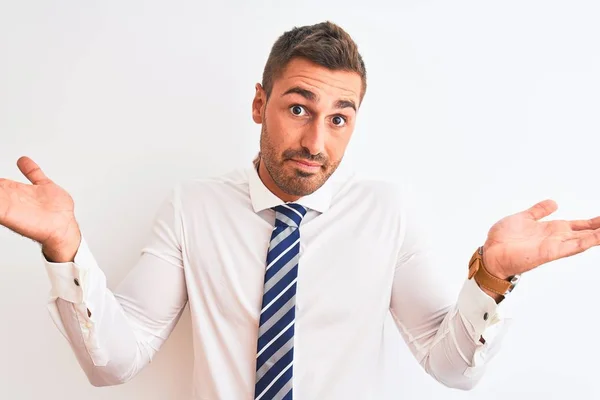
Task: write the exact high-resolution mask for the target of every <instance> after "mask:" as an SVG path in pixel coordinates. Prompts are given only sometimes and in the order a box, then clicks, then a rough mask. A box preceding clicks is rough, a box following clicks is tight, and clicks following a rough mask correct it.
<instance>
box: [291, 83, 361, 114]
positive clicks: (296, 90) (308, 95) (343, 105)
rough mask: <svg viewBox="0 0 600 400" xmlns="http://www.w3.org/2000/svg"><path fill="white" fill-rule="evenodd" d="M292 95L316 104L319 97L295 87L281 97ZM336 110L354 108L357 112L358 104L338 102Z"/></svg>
mask: <svg viewBox="0 0 600 400" xmlns="http://www.w3.org/2000/svg"><path fill="white" fill-rule="evenodd" d="M292 93H295V94H299V95H300V96H302V97H304V98H305V99H306V100H308V101H311V102H315V101H316V100H317V99H318V97H319V96H317V95H316V94H315V93H313V92H311V91H310V90H308V89H303V88H301V87H300V86H294V87H292V88H290V89H288V90H287V91H286V92H285V93H284V94H282V95H281V97H283V96H287V95H289V94H292ZM335 108H352V109H353V110H354V112H356V104H355V103H354V102H353V101H352V100H338V101H336V102H335Z"/></svg>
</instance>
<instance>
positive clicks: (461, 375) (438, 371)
mask: <svg viewBox="0 0 600 400" xmlns="http://www.w3.org/2000/svg"><path fill="white" fill-rule="evenodd" d="M424 367H425V368H424V369H425V372H427V374H428V375H430V376H431V377H432V378H433V379H435V380H436V381H437V382H439V383H441V384H442V385H444V386H446V387H447V388H450V389H457V390H462V391H470V390H473V389H474V388H475V387H476V386H477V385H478V384H479V382H480V381H481V378H482V377H483V373H484V371H485V368H484V367H483V366H481V367H477V368H473V367H466V369H465V367H464V365H461V366H454V367H451V368H447V367H446V368H433V366H432V365H431V364H430V363H426V364H425V365H424Z"/></svg>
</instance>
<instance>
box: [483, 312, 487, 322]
mask: <svg viewBox="0 0 600 400" xmlns="http://www.w3.org/2000/svg"><path fill="white" fill-rule="evenodd" d="M483 320H484V321H487V320H488V313H485V314H483Z"/></svg>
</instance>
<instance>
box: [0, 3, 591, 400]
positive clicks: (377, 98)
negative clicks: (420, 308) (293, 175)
mask: <svg viewBox="0 0 600 400" xmlns="http://www.w3.org/2000/svg"><path fill="white" fill-rule="evenodd" d="M247 3H252V5H250V4H247ZM395 3H396V5H393V6H392V5H386V4H384V3H379V2H374V1H368V2H355V1H340V2H326V1H325V2H320V3H317V2H309V1H299V2H284V3H280V2H275V1H272V2H256V1H253V2H242V1H241V0H240V1H237V2H235V3H233V2H230V3H228V4H224V3H223V2H201V1H187V2H175V1H173V2H166V1H165V2H159V1H146V2H141V1H140V2H135V1H112V2H107V1H97V2H84V1H7V0H3V1H2V2H1V5H0V176H2V177H5V178H11V179H19V180H22V178H21V176H20V173H19V172H18V170H17V168H16V166H15V161H16V160H17V158H18V157H19V156H21V155H29V156H30V157H32V158H33V159H34V160H36V161H37V162H39V163H40V165H41V166H42V167H43V168H44V169H45V170H46V172H47V173H48V174H49V175H50V177H51V178H53V179H54V180H55V181H57V182H58V183H59V184H61V185H62V186H63V187H65V188H66V189H68V190H69V192H70V193H71V194H72V195H73V197H74V199H75V201H76V212H77V216H78V219H79V221H80V224H81V226H82V229H83V231H84V234H85V235H86V238H87V240H88V242H89V243H90V246H91V248H92V250H93V252H94V254H95V255H96V258H97V259H98V260H99V262H100V265H101V267H102V268H103V270H104V271H105V272H106V275H107V277H108V281H109V284H110V286H111V287H114V285H116V284H117V283H118V282H119V281H120V280H121V279H122V278H123V277H124V275H125V274H126V273H127V271H128V270H129V269H130V268H131V266H132V265H133V263H134V262H135V260H136V259H137V257H138V255H139V250H140V249H141V247H142V245H143V244H144V241H145V239H146V237H147V234H148V233H149V228H150V223H151V220H152V217H153V214H154V212H155V211H156V208H157V207H158V205H159V203H160V201H161V200H162V198H163V196H164V195H166V193H167V191H168V190H169V189H170V188H171V187H172V185H173V184H174V183H175V182H176V181H178V180H180V179H186V178H188V177H197V176H208V175H213V174H217V173H221V172H226V171H228V170H230V169H231V168H234V167H239V166H245V165H247V164H248V163H249V162H250V160H251V159H252V158H253V156H254V155H255V154H256V151H257V149H258V138H259V130H260V129H259V126H258V125H255V124H254V123H253V122H252V120H251V118H250V115H251V114H250V105H251V100H252V96H253V94H254V84H255V83H256V82H258V81H260V77H261V74H262V68H263V66H264V63H265V61H266V58H267V55H268V52H269V50H270V47H271V45H272V44H273V42H274V41H275V39H276V38H277V37H278V36H279V35H280V34H281V33H282V32H284V31H285V30H288V29H290V28H292V27H293V26H297V25H304V24H312V23H316V22H320V21H323V20H326V19H330V20H332V21H334V22H336V23H338V24H340V25H341V26H342V27H344V28H345V29H346V30H347V31H348V32H349V33H350V34H351V35H352V36H353V37H354V39H355V40H356V41H357V42H358V44H359V48H360V50H361V52H362V54H363V56H364V58H365V61H366V64H367V69H368V74H369V88H368V91H367V96H366V98H365V103H364V105H363V107H362V108H361V110H360V112H359V122H358V126H357V128H356V132H355V136H354V138H353V139H352V141H351V145H350V148H349V149H348V153H347V159H346V162H345V167H350V168H355V169H359V170H361V171H363V172H365V173H368V174H373V175H377V176H381V177H387V178H390V179H397V180H401V181H404V182H406V183H408V184H409V185H410V186H411V187H412V188H414V190H415V193H417V194H418V195H419V197H420V199H421V206H422V208H423V210H424V211H425V213H426V214H427V216H428V220H429V222H428V224H429V226H430V229H431V237H432V239H434V241H435V243H436V245H437V248H438V251H439V254H440V255H442V256H443V258H445V260H447V263H445V264H444V265H440V269H439V273H440V274H444V276H446V277H447V281H448V285H452V286H453V287H456V290H457V292H458V290H459V288H460V285H461V283H462V280H463V279H464V276H465V269H466V263H467V261H468V259H469V257H470V256H471V253H472V251H473V250H474V249H475V248H476V246H478V245H480V244H481V243H482V242H483V241H484V239H485V236H486V234H487V230H488V229H489V227H490V226H491V225H492V224H493V223H494V222H495V221H497V220H498V219H499V218H501V217H503V216H505V215H508V214H510V213H513V212H517V211H520V210H522V209H525V208H527V207H529V206H530V205H532V204H534V203H535V202H537V201H539V200H543V199H545V198H547V197H549V198H553V199H554V200H556V201H557V202H558V204H559V210H558V211H557V212H556V214H554V215H553V216H552V218H569V219H575V218H587V217H592V216H596V215H600V201H598V200H599V194H600V190H599V189H598V188H597V187H596V186H597V185H598V179H597V178H596V177H597V170H598V143H599V139H598V135H599V133H600V129H599V128H600V120H599V118H598V115H599V113H598V110H599V108H600V95H599V93H600V78H599V75H598V71H599V70H600V50H599V49H600V46H599V44H598V39H599V38H600V27H599V26H600V25H599V24H598V21H599V20H600V18H599V17H600V13H599V8H598V5H597V3H596V2H593V1H587V2H583V1H569V2H566V1H503V2H491V1H486V2H482V1H454V2H445V1H422V2H417V1H404V2H395ZM199 245H201V244H199ZM599 268H600V252H599V251H598V250H597V249H593V250H591V251H589V252H587V253H585V254H582V255H579V256H576V257H573V258H571V259H567V260H560V261H557V262H554V263H551V264H548V265H546V266H543V267H542V268H539V269H538V270H536V271H533V272H531V273H529V274H527V275H526V277H525V278H524V280H523V281H522V283H521V285H520V287H519V288H518V290H517V291H516V292H515V293H514V296H513V297H512V299H511V300H510V302H511V305H512V309H513V312H514V316H515V319H514V322H513V324H512V327H511V329H510V332H509V334H508V336H507V337H506V339H505V344H504V346H503V349H502V351H501V352H500V353H499V354H498V356H497V358H496V359H495V360H494V361H493V362H492V364H491V365H490V368H489V371H488V374H487V375H486V376H485V378H484V379H483V381H482V382H481V383H480V385H479V386H478V387H477V388H476V389H474V390H473V391H471V392H460V391H455V390H450V389H446V388H444V387H443V386H441V385H440V384H438V383H436V382H435V381H434V380H432V379H431V378H429V377H428V376H426V375H425V374H424V373H423V372H422V370H421V369H420V367H419V366H418V365H417V363H416V362H415V360H414V359H413V358H412V356H411V355H410V353H409V352H408V350H407V348H406V346H405V345H404V343H403V342H401V341H400V340H401V339H400V337H399V336H398V334H397V333H396V331H395V329H394V328H393V326H392V325H390V326H389V328H390V329H389V334H388V338H389V340H392V341H394V342H395V343H397V351H396V352H394V353H392V354H390V364H391V366H392V367H393V368H392V369H390V374H393V375H394V376H396V377H397V382H398V385H397V393H398V395H397V397H396V398H398V399H441V398H443V399H489V400H491V399H505V398H507V396H508V397H510V398H511V399H519V400H520V399H523V400H524V399H530V398H532V396H533V398H546V399H567V398H569V399H582V400H583V399H597V398H600V389H599V388H598V385H597V382H598V366H597V360H598V357H599V356H600V344H599V342H598V339H597V332H598V329H597V328H598V317H597V315H598V312H597V305H596V304H597V296H598V295H597V287H598V282H599V281H600V272H599ZM0 271H1V275H0V321H1V322H0V324H1V325H0V326H1V329H0V398H2V399H65V400H81V399H86V400H94V399H107V398H110V399H114V400H119V399H123V400H125V399H138V398H140V399H141V398H144V399H146V400H151V399H156V400H158V399H185V398H186V394H187V393H188V390H189V384H190V382H191V379H192V376H191V366H192V358H191V336H190V323H189V315H188V314H187V313H186V314H184V317H183V319H182V320H181V322H180V324H179V325H178V326H177V328H176V330H175V332H174V333H173V335H172V336H171V338H170V339H169V341H168V342H167V343H166V345H165V346H164V348H163V350H161V352H160V353H159V354H158V356H157V357H156V358H155V361H154V363H153V364H152V365H150V366H149V367H147V368H146V369H145V370H144V371H143V372H142V373H141V374H140V375H139V376H138V377H136V378H135V379H134V380H133V381H131V382H130V383H128V384H126V385H123V386H121V387H113V388H101V389H98V388H94V387H92V386H90V385H89V384H88V383H87V380H86V378H85V376H84V375H83V373H82V372H81V371H80V369H79V366H78V365H77V363H76V361H75V358H74V356H73V355H72V354H71V352H70V349H69V347H68V345H67V342H66V341H65V340H64V339H63V338H62V337H61V336H60V334H59V332H58V330H57V329H56V328H55V327H54V325H53V324H52V322H51V320H50V318H49V316H48V314H47V311H46V304H45V303H46V299H47V297H46V296H47V294H48V290H49V283H48V280H47V277H46V274H45V271H44V269H43V267H42V263H41V258H40V253H39V251H38V247H37V246H36V245H35V244H34V243H32V242H31V241H29V240H27V239H24V238H22V237H19V236H17V235H15V234H13V233H11V232H9V231H8V230H6V229H0Z"/></svg>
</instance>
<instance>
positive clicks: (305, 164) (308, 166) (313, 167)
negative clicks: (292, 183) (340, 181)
mask: <svg viewBox="0 0 600 400" xmlns="http://www.w3.org/2000/svg"><path fill="white" fill-rule="evenodd" d="M289 161H290V162H292V164H294V166H296V167H297V168H300V169H303V170H305V171H310V172H316V171H318V170H320V169H321V167H322V166H323V165H322V164H319V163H315V162H311V161H306V160H296V159H290V160H289Z"/></svg>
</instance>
